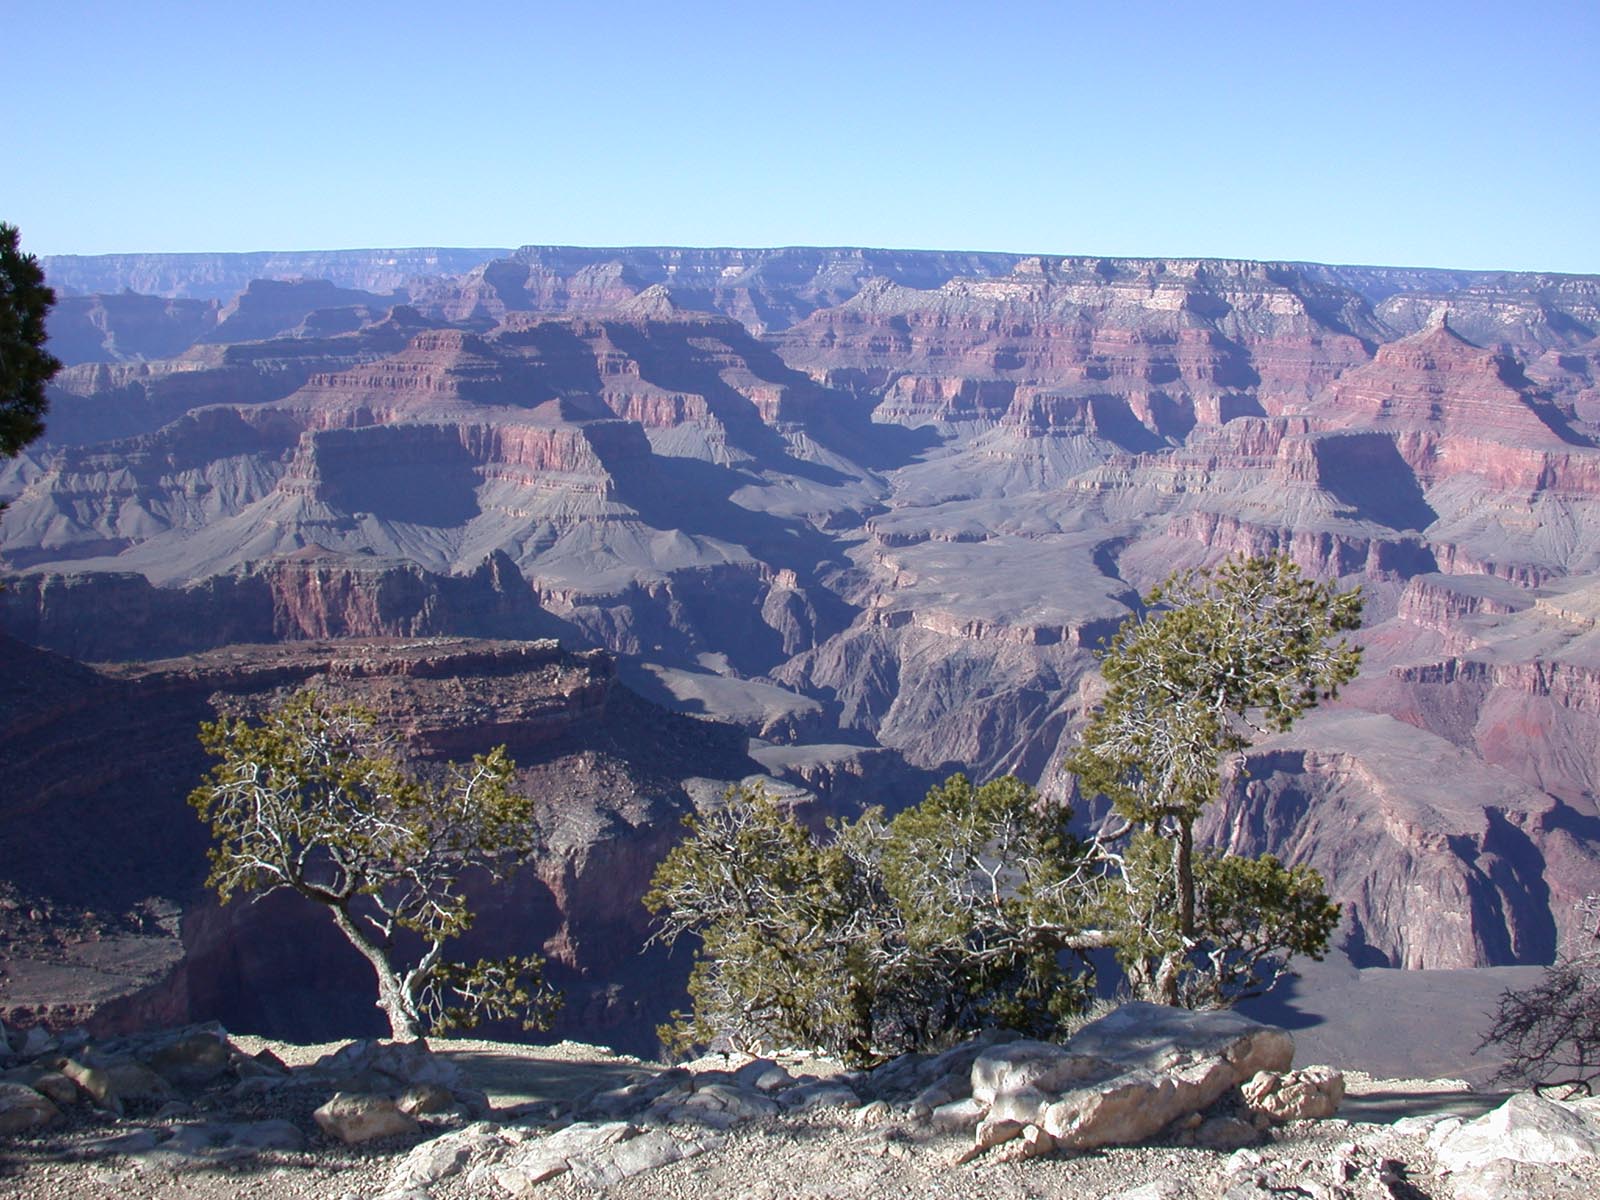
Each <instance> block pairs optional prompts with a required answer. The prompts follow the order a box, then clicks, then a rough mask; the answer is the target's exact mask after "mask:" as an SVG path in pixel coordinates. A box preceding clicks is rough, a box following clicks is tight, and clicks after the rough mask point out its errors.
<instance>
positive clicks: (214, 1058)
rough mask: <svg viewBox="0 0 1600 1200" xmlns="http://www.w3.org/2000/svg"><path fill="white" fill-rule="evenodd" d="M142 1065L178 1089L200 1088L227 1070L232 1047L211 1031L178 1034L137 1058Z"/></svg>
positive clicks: (225, 1039) (218, 1034) (222, 1036)
mask: <svg viewBox="0 0 1600 1200" xmlns="http://www.w3.org/2000/svg"><path fill="white" fill-rule="evenodd" d="M140 1058H141V1060H142V1061H143V1062H144V1064H145V1066H147V1067H149V1068H150V1069H151V1070H153V1071H155V1072H156V1074H158V1075H160V1076H161V1077H162V1078H163V1079H165V1080H167V1082H169V1083H172V1084H174V1085H176V1086H178V1087H183V1088H190V1087H204V1086H205V1085H206V1084H208V1083H210V1082H211V1081H212V1080H214V1079H216V1078H217V1077H218V1076H220V1075H221V1074H222V1073H223V1072H224V1071H226V1070H227V1069H228V1066H229V1064H230V1062H231V1061H232V1058H233V1048H232V1046H230V1045H229V1044H228V1039H227V1038H226V1037H225V1036H224V1035H222V1034H221V1033H219V1032H215V1031H212V1030H194V1031H187V1030H185V1031H180V1032H179V1033H178V1034H177V1035H176V1036H175V1037H173V1038H172V1039H171V1040H170V1041H166V1042H162V1043H160V1044H158V1045H155V1046H152V1047H151V1048H150V1049H149V1050H148V1051H146V1052H145V1053H144V1054H142V1055H140Z"/></svg>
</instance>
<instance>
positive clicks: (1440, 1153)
mask: <svg viewBox="0 0 1600 1200" xmlns="http://www.w3.org/2000/svg"><path fill="white" fill-rule="evenodd" d="M1433 1152H1434V1157H1435V1158H1436V1159H1437V1160H1438V1161H1439V1163H1440V1165H1441V1166H1443V1167H1445V1168H1446V1169H1448V1170H1450V1171H1456V1172H1464V1171H1473V1170H1477V1169H1479V1168H1483V1167H1487V1166H1489V1165H1490V1164H1492V1163H1494V1162H1496V1161H1497V1160H1501V1159H1504V1160H1506V1161H1509V1162H1524V1163H1572V1162H1581V1161H1584V1160H1586V1159H1594V1158H1600V1129H1597V1127H1596V1126H1595V1125H1594V1124H1591V1122H1590V1121H1588V1120H1586V1119H1585V1117H1584V1115H1583V1110H1582V1109H1580V1108H1578V1107H1577V1106H1575V1105H1567V1104H1563V1103H1561V1102H1559V1101H1556V1100H1546V1099H1544V1098H1543V1097H1541V1096H1536V1095H1533V1094H1532V1093H1530V1092H1522V1093H1519V1094H1517V1095H1515V1096H1512V1097H1511V1099H1509V1100H1507V1101H1506V1102H1505V1103H1504V1104H1502V1105H1501V1106H1500V1107H1499V1108H1497V1109H1495V1110H1494V1111H1493V1112H1489V1113H1485V1114H1484V1115H1483V1116H1481V1117H1479V1118H1477V1119H1476V1120H1474V1121H1466V1122H1463V1123H1461V1124H1459V1125H1454V1126H1446V1125H1441V1126H1439V1131H1438V1132H1437V1133H1436V1141H1434V1144H1433Z"/></svg>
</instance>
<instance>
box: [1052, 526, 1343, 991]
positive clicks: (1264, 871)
mask: <svg viewBox="0 0 1600 1200" xmlns="http://www.w3.org/2000/svg"><path fill="white" fill-rule="evenodd" d="M1144 605H1145V609H1144V611H1143V612H1142V613H1138V614H1135V615H1134V616H1132V617H1130V618H1129V619H1128V620H1127V621H1125V622H1123V625H1122V627H1121V629H1119V630H1118V632H1117V634H1116V636H1115V637H1114V638H1113V639H1112V641H1111V645H1110V647H1109V648H1108V649H1107V650H1106V652H1105V654H1104V655H1103V657H1102V661H1101V671H1102V674H1103V676H1104V679H1105V683H1106V685H1107V686H1106V693H1105V696H1104V699H1103V700H1102V701H1101V704H1100V706H1099V708H1098V709H1097V710H1096V711H1095V713H1094V715H1093V716H1092V717H1091V719H1090V721H1089V724H1088V726H1087V728H1086V729H1085V730H1084V732H1083V735H1082V738H1081V740H1080V741H1079V743H1078V745H1077V747H1076V748H1075V749H1074V750H1073V752H1072V753H1071V754H1070V755H1069V756H1068V758H1067V762H1066V766H1067V769H1068V770H1069V771H1071V772H1072V773H1073V774H1075V775H1076V776H1077V777H1078V780H1079V783H1080V786H1081V787H1082V789H1083V790H1084V791H1085V792H1086V793H1088V794H1091V795H1092V794H1096V793H1098V794H1101V795H1104V796H1106V797H1108V798H1109V799H1110V801H1111V803H1112V806H1113V807H1114V809H1115V811H1116V812H1117V814H1118V815H1120V816H1121V817H1123V818H1124V819H1125V820H1126V821H1127V822H1128V823H1129V828H1128V832H1132V834H1133V836H1132V839H1131V841H1129V842H1128V844H1127V846H1126V848H1125V850H1124V851H1123V852H1122V853H1120V854H1115V855H1114V858H1115V860H1116V861H1117V863H1118V870H1117V871H1115V872H1114V874H1113V878H1112V879H1111V880H1110V881H1109V886H1108V887H1107V889H1106V891H1105V893H1104V899H1103V907H1102V911H1101V915H1102V918H1103V919H1105V920H1106V921H1107V922H1108V923H1109V924H1110V926H1111V927H1112V930H1113V938H1114V940H1116V941H1117V943H1118V946H1119V949H1118V954H1119V957H1120V958H1121V960H1122V962H1123V965H1124V967H1125V968H1126V969H1127V971H1128V973H1129V977H1130V980H1131V981H1132V982H1133V984H1134V986H1135V989H1136V991H1137V992H1138V993H1139V994H1141V995H1143V996H1145V997H1146V998H1149V999H1153V1000H1156V1001H1159V1002H1161V1003H1164V1004H1177V1003H1180V1002H1182V1003H1187V1004H1191V1005H1201V1004H1213V1003H1221V1002H1226V1001H1228V1000H1230V999H1233V998H1236V997H1238V996H1239V995H1241V994H1245V993H1247V992H1249V991H1252V990H1256V988H1257V987H1258V985H1259V984H1260V983H1262V982H1265V983H1268V984H1270V982H1271V980H1272V979H1275V978H1276V977H1277V976H1278V974H1280V973H1281V972H1282V971H1283V969H1284V966H1285V964H1286V962H1287V959H1288V958H1289V957H1290V956H1291V955H1292V954H1309V955H1312V956H1320V954H1321V953H1322V951H1323V950H1324V949H1325V948H1326V945H1327V940H1328V937H1329V936H1330V935H1331V934H1332V932H1333V929H1334V926H1335V925H1336V924H1337V922H1338V909H1337V907H1336V906H1334V905H1332V904H1329V903H1328V899H1327V896H1326V894H1325V893H1324V891H1323V888H1322V880H1321V877H1320V876H1318V875H1317V874H1316V873H1315V872H1314V871H1311V870H1310V869H1309V868H1305V867H1296V868H1293V869H1290V868H1285V867H1284V866H1283V865H1282V864H1281V863H1279V862H1278V860H1277V859H1276V858H1274V857H1272V856H1270V855H1264V856H1262V857H1261V858H1258V859H1254V860H1243V859H1239V858H1237V857H1234V856H1221V855H1215V854H1210V853H1204V854H1200V855H1198V856H1197V854H1196V850H1195V845H1194V825H1195V822H1196V821H1197V820H1198V819H1199V817H1200V815H1201V813H1202V812H1203V811H1204V809H1205V807H1206V805H1207V804H1209V803H1211V802H1212V801H1213V800H1215V799H1216V798H1217V797H1218V795H1219V794H1220V792H1221V788H1222V783H1223V774H1224V769H1225V767H1226V766H1227V765H1228V760H1229V759H1230V758H1233V757H1235V756H1238V755H1240V754H1241V752H1242V751H1243V750H1244V749H1245V748H1246V747H1247V746H1249V745H1250V743H1251V741H1252V740H1254V738H1255V737H1257V736H1258V735H1260V734H1263V733H1267V732H1283V731H1285V730H1287V729H1289V728H1290V727H1291V726H1292V725H1293V724H1294V722H1295V720H1296V719H1297V718H1298V717H1300V716H1301V715H1302V714H1303V713H1305V711H1306V710H1307V709H1309V708H1311V707H1313V706H1315V705H1316V704H1317V703H1318V702H1319V701H1321V700H1325V699H1328V698H1330V697H1332V696H1333V695H1335V694H1336V693H1337V691H1338V689H1339V687H1340V686H1341V685H1342V684H1344V683H1347V682H1348V681H1349V680H1350V679H1352V678H1354V676H1355V673H1356V670H1357V667H1358V666H1359V665H1360V658H1361V655H1360V649H1359V648H1358V647H1356V646H1354V645H1352V644H1351V643H1350V642H1349V641H1348V640H1346V639H1344V638H1341V637H1340V636H1339V635H1340V634H1342V633H1345V632H1348V631H1351V630H1354V629H1357V628H1359V626H1360V619H1361V598H1360V594H1359V591H1351V592H1340V591H1339V590H1338V589H1337V588H1335V587H1334V586H1333V585H1331V584H1326V583H1319V582H1317V581H1315V580H1312V579H1308V578H1306V577H1305V576H1304V575H1303V574H1302V573H1301V572H1300V571H1299V569H1298V568H1297V567H1296V566H1295V565H1294V563H1293V562H1292V561H1290V560H1289V559H1288V558H1286V557H1283V556H1276V557H1271V558H1242V559H1233V560H1230V561H1228V562H1226V563H1223V564H1222V565H1221V566H1218V567H1216V568H1215V569H1212V570H1203V571H1183V572H1179V573H1177V574H1175V575H1173V576H1171V577H1170V578H1168V579H1167V580H1166V581H1165V582H1164V583H1162V584H1161V585H1160V586H1159V587H1157V588H1156V589H1155V590H1154V591H1152V592H1151V593H1150V594H1149V596H1147V597H1146V598H1145V600H1144ZM1261 974H1264V975H1265V976H1267V979H1265V980H1260V979H1258V975H1261Z"/></svg>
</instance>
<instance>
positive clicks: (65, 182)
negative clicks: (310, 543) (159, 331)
mask: <svg viewBox="0 0 1600 1200" xmlns="http://www.w3.org/2000/svg"><path fill="white" fill-rule="evenodd" d="M0 26H3V28H4V37H5V43H6V49H7V55H6V57H7V75H8V86H7V87H6V88H5V90H4V99H0V162H3V163H4V168H3V171H0V219H3V220H7V221H11V222H13V223H15V224H18V225H20V226H21V227H22V233H23V244H24V247H25V248H26V249H28V250H32V251H34V252H36V253H40V254H52V253H108V252H134V251H179V250H259V249H332V248H345V247H371V246H419V245H447V246H516V245H521V244H524V243H530V242H536V243H573V244H579V245H632V244H652V245H659V244H681V245H753V246H768V245H869V246H893V247H918V248H942V249H979V250H1012V251H1027V252H1040V253H1073V254H1107V255H1202V256H1213V257H1231V256H1238V257H1249V258H1269V259H1307V260H1315V261H1325V262H1345V263H1385V264H1396V265H1420V266H1449V267H1480V268H1494V267H1501V268H1518V269H1541V270H1556V271H1578V272H1600V219H1597V218H1600V132H1597V131H1600V4H1597V3H1595V2H1594V0H1585V2H1582V3H1575V2H1548V3H1541V2H1539V0H1525V2H1524V3H1523V4H1520V5H1515V6H1513V5H1512V4H1510V3H1509V2H1507V3H1494V4H1490V3H1473V2H1468V3H1457V4H1442V3H1433V2H1432V0H1417V2H1407V0H1388V2H1387V3H1367V2H1366V0H1354V2H1339V0H1327V2H1324V3H1320V4H1305V3H1298V2H1296V0H1277V2H1275V3H1228V2H1226V0H1214V2H1212V3H1198V2H1172V3H1141V2H1139V0H1120V2H1119V0H1099V2H1098V3H1088V4H1080V3H1075V2H1061V3H1027V2H1024V3H1013V4H1009V5H999V6H993V7H991V6H989V5H980V4H978V3H934V2H928V3H921V4H912V3H899V2H893V0H886V2H877V3H875V2H874V0H854V2H853V3H835V2H834V0H811V2H806V3H791V4H785V5H778V4H766V3H762V2H761V0H746V2H745V3H737V4H734V3H729V4H723V3H710V2H705V3H701V2H696V0H679V2H678V3H670V2H662V0H657V2H655V3H632V2H618V3H606V2H605V0H593V2H591V3H566V2H563V0H552V2H549V3H521V4H515V3H497V2H490V0H481V2H479V0H455V2H453V3H449V4H440V3H426V4H424V3H413V2H410V0H392V2H390V3H386V4H373V3H367V2H365V0H322V2H321V3H300V2H298V0H278V2H277V3H274V4H271V5H268V4H253V3H252V4H246V3H238V4H235V3H231V2H225V0H212V2H210V3H179V2H167V3H161V2H146V3H130V2H128V0H118V2H116V3H86V2H77V0H38V2H36V0H0Z"/></svg>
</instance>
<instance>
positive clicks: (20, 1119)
mask: <svg viewBox="0 0 1600 1200" xmlns="http://www.w3.org/2000/svg"><path fill="white" fill-rule="evenodd" d="M60 1117H61V1110H60V1109H58V1108H57V1107H56V1106H55V1105H54V1104H53V1103H51V1101H50V1097H48V1096H46V1095H43V1094H42V1093H39V1092H36V1091H34V1090H33V1089H32V1088H31V1087H28V1086H26V1085H25V1084H20V1083H0V1134H6V1133H26V1132H27V1131H28V1130H30V1129H38V1128H39V1127H40V1126H43V1125H48V1124H50V1123H51V1122H52V1121H56V1120H59V1119H60Z"/></svg>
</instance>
